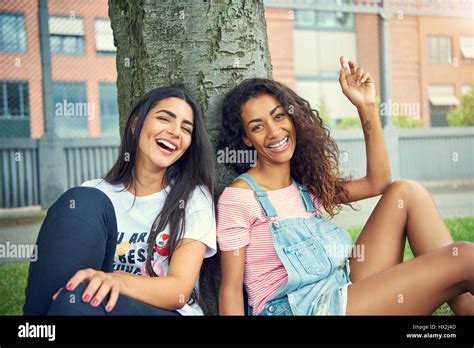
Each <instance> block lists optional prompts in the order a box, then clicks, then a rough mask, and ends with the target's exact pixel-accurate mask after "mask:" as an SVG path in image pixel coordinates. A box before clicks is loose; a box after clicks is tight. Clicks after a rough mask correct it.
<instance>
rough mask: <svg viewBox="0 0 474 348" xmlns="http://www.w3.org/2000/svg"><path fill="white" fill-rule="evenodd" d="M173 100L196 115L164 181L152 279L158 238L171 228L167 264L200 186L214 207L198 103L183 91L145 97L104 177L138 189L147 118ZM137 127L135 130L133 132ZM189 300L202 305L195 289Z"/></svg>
mask: <svg viewBox="0 0 474 348" xmlns="http://www.w3.org/2000/svg"><path fill="white" fill-rule="evenodd" d="M172 97H174V98H179V99H182V100H184V101H186V102H187V103H188V104H189V106H191V108H192V110H193V114H194V122H193V123H194V127H193V133H192V139H191V144H190V145H189V148H188V149H187V150H186V151H185V152H184V154H183V155H182V156H181V157H180V158H179V159H178V160H177V161H176V162H175V163H173V164H172V165H171V166H170V167H168V168H167V170H166V174H165V175H164V177H163V183H162V184H163V187H164V186H165V183H168V184H169V185H170V190H169V192H168V193H167V195H166V200H165V203H164V206H163V209H161V211H160V212H159V214H158V215H157V217H156V219H155V221H154V223H153V225H152V227H151V230H150V235H149V237H148V249H147V259H146V263H145V265H146V271H147V273H148V275H149V276H157V274H156V273H155V272H154V270H153V267H152V264H151V261H152V260H153V253H154V251H155V248H154V247H155V241H156V237H157V235H158V234H159V233H160V232H161V231H163V230H164V229H165V227H166V226H167V225H169V228H170V230H169V238H168V248H169V256H168V262H170V261H171V258H172V256H173V253H174V251H175V249H176V246H177V245H178V244H179V242H180V240H181V239H182V237H183V234H184V231H185V228H186V219H185V212H186V206H187V202H188V200H189V198H190V196H191V194H192V192H193V191H194V190H195V189H196V187H197V186H201V188H205V189H207V190H208V191H209V194H210V196H211V199H212V201H211V204H212V205H214V201H215V193H214V188H215V177H216V175H215V165H214V157H213V153H212V146H211V143H210V141H209V138H208V135H207V132H206V128H205V125H204V120H203V114H202V112H201V108H200V106H199V105H198V103H197V102H196V101H194V99H193V98H192V97H191V96H190V95H189V94H188V93H187V92H186V91H185V90H184V89H182V88H176V87H160V88H156V89H153V90H151V91H150V92H148V93H147V94H145V95H144V96H143V97H142V99H141V100H140V101H139V102H138V103H137V104H136V106H135V107H134V108H133V110H132V111H131V112H130V115H129V117H128V120H127V123H126V125H125V128H124V131H123V137H122V143H121V146H120V153H119V156H118V159H117V161H116V162H115V164H114V166H113V167H112V169H110V171H109V172H108V173H107V174H106V175H105V177H104V180H105V181H107V182H109V183H110V184H113V185H117V184H123V185H124V187H125V189H129V188H130V187H135V185H136V180H137V178H136V177H135V162H136V154H137V148H138V142H139V138H140V133H141V130H142V127H143V123H144V122H145V118H146V117H147V114H148V112H149V111H150V110H151V109H152V108H153V107H154V106H155V105H156V103H158V102H159V101H160V100H163V99H166V98H172ZM135 122H136V123H135ZM134 123H135V129H134V131H133V132H132V126H133V124H134ZM134 192H135V190H134ZM190 300H191V303H192V302H193V301H195V300H197V301H199V298H198V297H197V292H196V289H194V290H193V293H192V294H191V297H190Z"/></svg>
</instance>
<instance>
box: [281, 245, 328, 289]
mask: <svg viewBox="0 0 474 348" xmlns="http://www.w3.org/2000/svg"><path fill="white" fill-rule="evenodd" d="M283 250H284V252H285V254H286V255H287V256H288V259H289V260H290V262H291V263H292V264H293V266H294V267H295V268H296V270H297V271H304V272H305V273H307V274H309V275H312V276H316V277H317V279H313V281H316V280H318V279H322V278H324V277H326V276H327V275H328V274H329V273H330V271H331V263H330V261H329V258H328V256H327V255H326V252H325V250H324V247H323V246H322V245H321V243H320V242H319V241H318V240H317V238H316V237H312V238H309V239H306V240H305V241H304V242H301V243H298V244H295V245H292V246H289V247H286V248H284V249H283ZM298 273H299V272H298Z"/></svg>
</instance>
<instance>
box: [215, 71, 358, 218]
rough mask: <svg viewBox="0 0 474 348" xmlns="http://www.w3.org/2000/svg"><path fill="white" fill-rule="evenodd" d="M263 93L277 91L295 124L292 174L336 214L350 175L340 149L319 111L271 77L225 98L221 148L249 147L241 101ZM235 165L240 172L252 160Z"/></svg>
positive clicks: (249, 82)
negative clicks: (344, 171)
mask: <svg viewBox="0 0 474 348" xmlns="http://www.w3.org/2000/svg"><path fill="white" fill-rule="evenodd" d="M261 94H272V95H274V96H275V97H276V98H277V99H278V100H279V101H280V103H281V105H282V106H283V108H284V109H285V110H286V113H287V114H288V115H289V116H290V117H291V118H292V120H293V124H294V125H295V130H296V148H295V152H294V154H293V157H292V158H291V161H290V168H291V176H292V177H293V178H294V179H295V180H297V181H299V182H300V183H301V184H303V185H304V186H306V187H307V188H308V190H309V191H310V192H311V193H312V194H313V195H315V197H317V199H318V200H319V201H320V202H321V204H322V206H323V207H324V209H325V210H326V212H327V213H328V214H329V216H330V217H333V216H334V215H336V214H337V213H339V212H340V210H341V204H343V202H342V201H341V199H340V194H342V195H344V196H345V197H347V191H346V190H345V189H344V187H343V183H344V182H347V181H349V180H350V177H342V175H341V173H340V171H339V149H338V147H337V144H336V141H335V140H334V139H333V138H331V136H330V132H329V129H328V128H327V127H326V126H325V125H324V123H323V120H322V119H321V117H319V113H318V111H317V110H315V109H312V108H311V105H310V104H309V102H308V101H306V100H305V99H303V98H301V97H300V96H298V95H297V94H296V93H295V92H294V91H293V90H291V89H290V88H288V87H287V86H285V85H283V84H281V83H279V82H277V81H273V80H269V79H263V78H252V79H247V80H244V81H242V82H241V83H240V84H239V85H237V86H236V87H234V88H233V89H232V90H230V91H229V92H228V93H227V94H226V96H225V98H224V101H223V107H222V128H221V133H220V136H219V143H218V149H219V150H224V149H225V148H226V147H227V148H228V149H229V150H235V151H239V150H248V147H247V146H246V145H245V144H244V142H243V140H242V136H244V135H246V133H245V129H244V126H243V124H242V119H241V113H242V105H244V104H245V103H246V102H247V101H248V100H249V99H250V98H253V97H256V96H258V95H261ZM232 166H233V168H234V169H235V170H236V171H237V172H238V173H239V174H241V173H244V172H246V171H247V170H249V168H250V164H249V163H235V164H232ZM344 204H345V203H344Z"/></svg>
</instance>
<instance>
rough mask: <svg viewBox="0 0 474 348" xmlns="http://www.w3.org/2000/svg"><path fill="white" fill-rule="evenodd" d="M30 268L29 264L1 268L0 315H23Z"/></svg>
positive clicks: (9, 265) (15, 264)
mask: <svg viewBox="0 0 474 348" xmlns="http://www.w3.org/2000/svg"><path fill="white" fill-rule="evenodd" d="M28 268H29V264H28V263H12V264H8V265H4V266H0V315H21V314H22V313H23V311H22V308H23V303H24V302H25V287H26V278H27V276H28Z"/></svg>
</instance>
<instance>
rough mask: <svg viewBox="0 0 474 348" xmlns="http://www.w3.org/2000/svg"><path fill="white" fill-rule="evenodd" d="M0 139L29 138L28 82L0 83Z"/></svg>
mask: <svg viewBox="0 0 474 348" xmlns="http://www.w3.org/2000/svg"><path fill="white" fill-rule="evenodd" d="M0 93H1V96H0V138H7V137H29V136H30V119H29V117H30V104H29V101H28V81H0Z"/></svg>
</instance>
